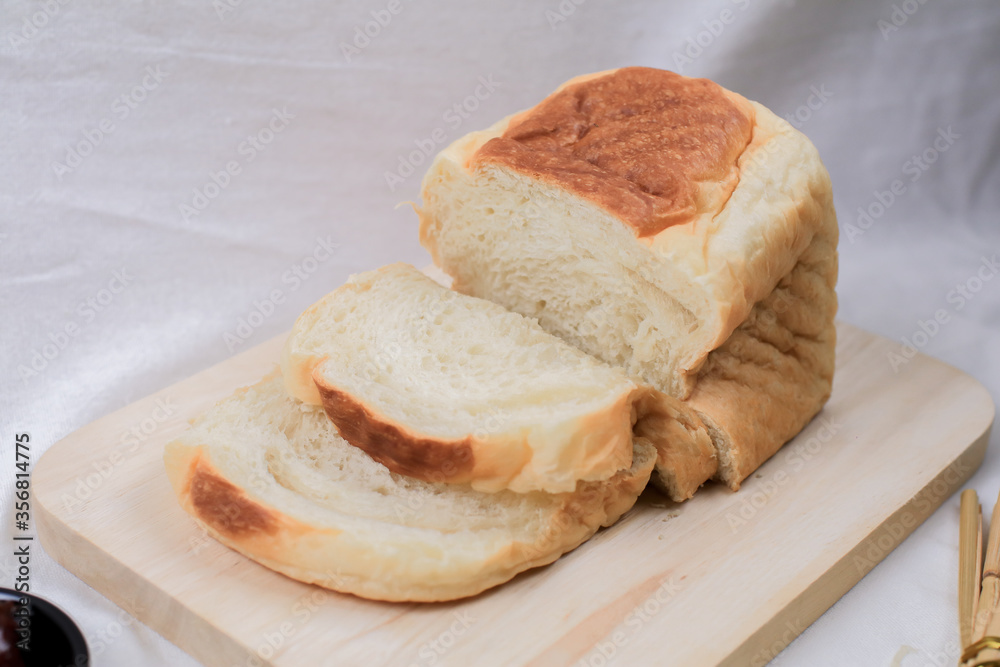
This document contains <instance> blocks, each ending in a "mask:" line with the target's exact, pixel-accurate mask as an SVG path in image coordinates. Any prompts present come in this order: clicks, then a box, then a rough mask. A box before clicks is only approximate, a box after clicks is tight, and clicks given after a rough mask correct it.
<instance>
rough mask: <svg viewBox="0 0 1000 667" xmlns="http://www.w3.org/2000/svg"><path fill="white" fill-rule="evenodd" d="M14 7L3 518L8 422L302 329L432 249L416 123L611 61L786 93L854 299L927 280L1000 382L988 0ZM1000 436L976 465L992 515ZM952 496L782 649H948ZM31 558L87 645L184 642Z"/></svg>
mask: <svg viewBox="0 0 1000 667" xmlns="http://www.w3.org/2000/svg"><path fill="white" fill-rule="evenodd" d="M390 9H393V10H396V13H393V12H392V11H390ZM373 12H374V14H373ZM0 25H2V30H0V119H2V121H0V257H2V261H0V314H2V317H0V327H2V329H0V332H2V341H3V342H2V345H3V354H2V357H0V370H2V376H0V378H2V379H0V383H2V384H0V396H2V405H3V410H2V413H0V437H2V439H3V447H2V451H3V452H4V459H3V461H2V462H0V463H2V464H3V466H6V468H3V467H0V506H2V507H3V513H2V516H3V517H4V521H3V523H2V530H0V540H3V543H4V544H9V543H10V542H9V538H10V533H11V531H12V528H11V526H10V524H11V519H12V511H13V509H12V499H13V489H12V484H13V475H12V474H11V472H10V471H11V468H12V463H11V462H10V460H9V459H10V458H11V455H10V453H11V450H12V448H13V438H14V434H15V433H17V432H22V431H26V432H29V433H30V434H31V437H32V442H33V455H34V456H35V457H36V459H37V456H38V455H40V454H41V453H42V451H44V449H45V448H46V447H48V446H49V445H51V444H52V443H53V442H55V441H57V440H59V439H60V438H62V437H64V436H66V435H68V434H69V433H71V432H73V431H74V430H75V429H77V428H80V427H81V426H84V425H85V424H87V423H88V422H90V421H92V420H94V419H96V418H98V417H101V416H102V415H106V414H108V413H110V412H112V411H114V410H116V409H118V408H120V407H122V406H124V405H127V404H128V403H130V402H131V401H134V400H136V399H138V398H140V397H142V396H144V395H147V394H149V393H151V392H154V391H156V390H158V389H161V388H162V387H164V386H166V385H168V384H170V383H172V382H175V381H177V380H180V379H182V378H184V377H187V376H190V375H191V374H193V373H195V372H197V371H199V370H202V369H204V368H206V367H207V366H209V365H211V364H213V363H215V362H218V361H221V360H223V359H226V358H227V357H228V356H230V355H231V354H232V353H234V352H235V351H239V350H243V349H246V348H248V347H249V346H252V345H254V344H256V343H259V342H262V341H264V340H266V339H268V338H269V337H270V336H273V335H276V334H278V333H280V332H282V331H283V330H286V329H288V328H289V327H290V325H291V324H292V322H293V320H294V318H295V316H296V315H297V314H298V313H299V312H300V311H301V310H302V309H303V308H305V307H306V306H308V305H309V304H310V303H311V302H313V301H314V300H316V299H317V298H319V297H320V296H321V295H323V294H324V293H326V292H327V291H329V290H331V289H332V288H334V287H336V286H337V285H339V284H340V283H341V282H342V281H343V280H344V279H345V278H346V277H347V275H348V274H349V273H352V272H355V271H360V270H365V269H370V268H374V267H377V266H380V265H382V264H385V263H388V262H391V261H395V260H403V261H408V262H411V263H413V264H416V265H418V266H422V265H424V264H426V263H427V262H428V256H427V255H426V253H425V252H424V251H423V250H422V249H421V248H420V246H419V244H418V241H417V235H416V219H415V216H414V214H413V212H412V211H411V210H410V209H409V207H407V206H402V207H399V208H397V207H396V204H397V203H398V202H401V201H404V200H408V199H415V198H416V197H417V192H418V185H419V180H420V176H421V174H422V172H423V169H424V168H425V166H426V164H427V162H428V157H427V155H428V154H430V153H433V152H436V151H437V150H439V149H440V148H441V147H443V145H444V144H445V143H446V142H447V141H450V140H451V139H454V138H456V137H458V136H460V135H461V134H463V133H465V132H467V131H470V130H473V129H477V128H481V127H485V126H486V125H489V124H490V123H492V122H493V121H495V120H497V119H498V118H500V117H501V116H503V115H505V114H508V113H510V112H512V111H515V110H518V109H521V108H524V107H527V106H530V105H532V104H534V103H535V102H537V101H538V100H540V99H541V98H542V97H543V96H544V95H545V94H546V93H548V92H549V91H550V90H551V89H552V88H554V87H555V86H556V85H557V84H559V83H560V82H562V81H564V80H565V79H567V78H569V77H571V76H574V75H577V74H581V73H585V72H591V71H597V70H602V69H607V68H612V67H618V66H624V65H631V64H642V65H652V66H658V67H664V68H669V69H674V70H675V71H680V72H681V73H683V74H688V75H696V76H706V77H709V78H712V79H714V80H716V81H718V82H719V83H721V84H722V85H724V86H726V87H728V88H731V89H733V90H735V91H738V92H740V93H742V94H744V95H746V96H747V97H749V98H751V99H755V100H758V101H760V102H762V103H763V104H765V105H766V106H768V107H770V108H771V109H773V110H774V111H776V112H777V113H778V114H779V115H783V116H788V117H790V119H791V120H792V122H794V123H795V124H796V125H797V126H799V127H800V128H801V129H802V130H803V131H804V132H805V133H806V134H808V135H809V137H810V138H811V139H812V140H813V141H814V142H815V144H816V145H817V146H818V148H819V150H820V153H821V155H822V156H823V159H824V161H825V163H826V165H827V166H828V168H829V170H830V172H831V175H832V178H833V183H834V190H835V195H836V205H837V209H838V213H839V216H840V221H841V229H842V242H841V253H842V255H841V256H842V270H841V279H840V290H839V291H840V298H841V318H842V319H844V320H846V321H848V322H851V323H853V324H857V325H860V326H862V327H864V328H866V329H869V330H871V331H874V332H877V333H880V334H883V335H886V336H889V337H891V338H894V339H899V338H902V337H909V338H912V337H913V335H914V334H915V333H916V332H918V331H920V327H921V322H926V321H927V320H929V319H930V318H933V317H934V316H935V313H936V312H937V311H938V310H941V309H943V310H945V311H946V312H947V314H948V315H949V321H948V323H946V324H943V325H941V326H940V327H939V329H938V330H937V331H935V334H934V335H933V336H929V337H928V338H927V341H926V345H925V346H923V349H922V351H923V352H926V353H928V354H931V355H934V356H936V357H939V358H941V359H944V360H946V361H948V362H949V363H951V364H954V365H955V366H957V367H959V368H961V369H962V370H964V371H966V372H968V373H971V374H972V375H974V376H975V377H977V378H978V379H979V380H980V381H982V382H983V383H984V384H985V385H986V386H987V387H989V388H990V390H991V391H992V392H993V393H994V395H995V394H996V393H997V392H998V390H1000V279H995V280H984V281H983V282H982V283H980V284H978V285H977V284H976V282H975V281H974V280H973V278H975V277H976V275H977V272H979V271H980V267H981V266H983V265H984V264H983V258H986V260H988V262H992V261H995V259H994V258H995V257H996V254H995V253H998V252H1000V221H998V217H997V211H998V210H1000V131H998V121H1000V95H998V90H1000V5H997V3H995V2H989V1H988V0H967V1H966V2H961V3H958V2H944V1H943V0H896V1H895V2H891V1H889V0H879V1H878V2H860V1H855V2H836V3H834V2H819V0H810V1H805V0H803V1H798V2H797V1H795V0H715V1H713V2H698V3H696V2H669V3H667V2H652V1H647V2H617V3H609V2H600V1H598V0H542V1H541V2H531V1H529V0H518V1H516V2H492V3H490V2H477V3H471V2H460V1H459V0H447V1H440V2H431V1H430V0H426V1H423V2H417V1H414V0H400V1H399V2H398V3H396V2H388V1H387V0H370V1H369V0H358V1H354V2H344V1H342V0H341V1H336V2H292V3H273V2H272V3H251V2H242V0H216V1H215V2H214V4H213V3H209V2H192V1H191V0H186V1H184V2H178V3H152V4H150V3H147V4H142V3H97V2H90V1H89V0H52V1H51V2H47V3H43V2H33V1H31V2H29V1H26V0H2V2H0ZM366 31H367V34H366ZM915 156H916V157H915ZM896 181H898V182H896ZM894 182H896V183H895V185H894ZM859 209H860V211H859ZM987 273H990V271H986V272H985V273H984V275H985V274H987ZM993 273H995V271H994V272H993ZM990 277H991V278H992V277H993V274H990ZM970 281H972V282H970ZM958 285H968V289H969V290H971V288H972V287H975V286H978V291H975V292H972V291H969V292H968V294H967V296H956V294H959V293H957V292H955V291H953V290H955V289H956V286H958ZM67 325H72V326H70V329H69V330H67ZM68 331H73V332H74V333H72V334H70V333H68ZM921 340H923V339H922V338H921ZM49 344H52V345H56V347H57V348H58V352H57V353H56V354H54V355H53V354H51V353H52V350H53V348H51V347H50V348H48V352H49V353H50V354H49V356H51V357H52V358H51V359H44V357H36V356H35V355H36V353H38V354H43V349H44V348H45V346H46V345H49ZM33 363H35V367H36V368H37V372H36V374H34V375H30V374H28V373H25V372H24V370H23V369H25V368H32V364H33ZM887 363H888V362H887ZM996 440H997V438H996V437H994V438H993V440H992V443H991V449H990V453H989V454H988V455H987V459H986V463H985V464H984V466H983V468H982V469H981V471H980V472H979V473H978V474H977V475H976V476H975V478H974V480H973V485H974V486H975V487H976V488H978V489H979V491H980V493H981V495H982V496H983V497H984V500H985V501H986V505H987V507H986V508H985V510H986V513H987V515H988V514H989V510H990V508H989V505H990V504H991V499H992V497H993V495H994V494H995V493H996V492H997V490H998V489H1000V469H998V467H997V463H996V460H997V459H996V457H997V455H996V446H997V442H996ZM858 464H859V466H863V465H864V462H863V461H859V462H858ZM5 470H7V471H8V472H5ZM885 483H886V484H892V483H893V479H892V477H891V474H890V475H887V476H886V479H885ZM834 502H836V496H835V495H832V496H831V503H834ZM957 507H958V498H957V497H954V498H951V499H949V500H947V501H946V502H945V504H944V506H943V507H942V509H941V510H940V511H938V512H937V513H936V514H934V515H933V516H932V517H931V519H930V520H929V521H927V522H926V524H924V525H923V526H921V527H920V528H918V529H917V530H916V532H915V533H914V535H913V536H912V537H910V538H909V539H908V540H906V542H905V543H904V544H903V545H902V546H901V547H900V548H898V549H897V550H896V551H895V552H893V553H891V554H890V555H889V556H888V557H887V558H886V559H885V561H884V562H883V563H882V564H881V565H879V566H877V567H876V568H875V569H874V571H872V572H871V574H869V575H868V576H867V577H865V579H864V580H863V581H862V582H861V583H860V584H858V585H857V586H856V587H855V588H854V589H853V590H851V591H850V592H849V593H848V594H847V595H846V596H845V597H844V598H843V599H842V600H841V601H840V602H838V603H837V604H836V605H834V606H833V608H831V609H830V610H829V611H828V612H827V613H826V614H824V615H823V616H822V618H820V619H819V621H818V622H816V623H815V624H814V625H813V626H812V627H810V628H809V629H807V630H806V631H805V632H804V634H803V635H802V636H801V637H800V638H799V639H798V640H796V641H794V642H793V643H792V644H791V646H789V647H788V648H787V649H786V650H785V651H784V652H782V653H781V654H780V655H779V656H778V658H777V659H776V660H775V661H774V664H775V665H789V666H793V665H804V664H809V665H813V666H817V665H819V666H825V665H830V666H834V665H837V666H839V665H890V664H892V665H902V666H903V667H923V666H926V665H945V664H954V662H955V660H956V657H957V652H958V648H957V638H956V623H955V614H956V594H955V581H956V569H957V565H956V563H957V544H956V539H957V526H958V520H957V517H958V509H957ZM987 519H988V516H987ZM0 551H2V552H3V553H7V552H8V550H6V549H3V550H0ZM0 563H2V564H3V565H4V569H3V574H4V580H3V582H0V583H2V584H3V585H7V586H9V585H10V583H11V582H10V581H9V574H10V572H11V569H10V568H11V567H12V563H13V561H12V556H10V555H7V556H3V557H2V558H0ZM32 578H33V582H34V584H35V587H34V590H36V591H37V592H38V593H39V594H41V595H43V596H45V597H47V598H49V599H51V600H52V601H53V602H55V603H57V604H59V605H60V606H62V607H63V608H65V609H66V610H67V611H68V612H69V613H70V614H71V615H72V616H73V617H74V618H75V619H76V620H77V622H78V623H79V624H80V625H81V627H82V628H83V629H84V631H85V633H86V635H87V637H88V639H89V640H90V643H91V648H92V649H93V650H94V651H95V653H96V654H98V655H96V659H95V664H97V665H147V666H157V665H170V666H172V667H173V666H178V665H193V664H196V661H194V660H193V659H192V658H190V657H189V656H187V655H186V654H184V653H183V652H182V651H180V649H178V648H176V647H175V646H173V645H172V644H170V643H169V642H167V641H165V640H164V639H162V638H161V637H160V636H159V635H157V634H156V633H155V632H153V631H152V630H150V629H149V628H147V627H145V626H143V625H142V624H139V623H136V622H134V621H132V620H131V619H130V617H128V616H127V615H125V614H123V613H122V612H120V610H119V609H118V608H117V607H116V606H114V605H113V604H111V603H110V602H109V601H108V600H107V599H105V598H104V597H103V596H102V595H100V594H98V593H96V592H95V591H93V590H91V589H90V588H89V587H88V586H87V585H85V584H83V583H82V582H81V581H79V580H78V579H77V578H76V577H74V576H73V575H71V574H69V573H68V572H67V571H66V570H64V569H63V568H62V567H61V566H59V565H58V564H56V563H55V562H54V561H52V560H51V559H50V558H48V557H47V556H44V555H41V554H38V555H36V558H35V560H34V562H33V572H32ZM720 630H724V629H720ZM663 656H669V647H664V654H663ZM663 659H664V660H666V658H665V657H664V658H663ZM445 660H446V657H445ZM331 664H336V661H335V660H334V661H333V662H331ZM662 664H666V663H662Z"/></svg>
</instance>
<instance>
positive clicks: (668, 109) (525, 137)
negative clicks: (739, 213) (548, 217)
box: [472, 67, 753, 237]
mask: <svg viewBox="0 0 1000 667" xmlns="http://www.w3.org/2000/svg"><path fill="white" fill-rule="evenodd" d="M738 99H741V98H738V97H737V96H735V95H732V94H730V93H727V92H726V91H725V90H724V89H723V88H722V87H721V86H719V85H717V84H715V83H713V82H711V81H709V80H707V79H690V78H687V77H684V76H681V75H679V74H674V73H673V72H667V71H664V70H658V69H651V68H648V67H627V68H624V69H619V70H615V71H614V72H611V73H610V74H607V75H605V76H599V77H596V78H593V79H588V80H585V81H581V82H579V83H575V84H570V85H568V86H566V87H565V88H563V89H562V90H560V91H558V92H556V93H554V94H553V95H550V96H549V97H548V98H546V99H545V100H544V101H543V102H542V103H541V104H539V105H538V106H536V107H534V108H533V109H529V110H528V111H526V112H524V113H522V114H520V115H519V116H516V117H515V118H514V119H513V120H512V121H511V123H510V125H509V127H508V128H507V131H506V132H504V133H503V135H502V136H500V137H496V138H494V139H491V140H490V141H488V142H487V143H486V144H484V145H483V146H482V147H481V148H480V149H479V151H478V152H477V153H476V154H475V155H474V156H473V158H472V166H477V165H479V164H483V163H494V164H498V165H501V166H505V167H508V168H510V169H513V170H515V171H518V172H521V173H523V174H527V175H530V176H532V177H534V178H538V179H540V180H542V181H545V182H548V183H552V184H555V185H558V186H561V187H564V188H566V189H567V190H569V191H571V192H573V193H575V194H577V195H580V196H582V197H585V198H587V199H589V200H591V201H594V202H595V203H596V204H598V205H599V206H601V207H602V208H604V209H605V210H607V211H609V212H611V213H612V214H614V215H616V216H618V217H619V218H621V219H622V221H624V222H625V223H626V224H628V225H629V226H631V227H632V229H633V230H634V231H635V233H636V236H638V237H646V236H655V235H656V234H658V233H659V232H661V231H663V230H664V229H666V228H667V227H671V226H673V225H679V224H683V223H685V222H688V221H690V220H691V219H692V218H694V217H695V216H696V215H698V214H699V213H702V212H704V211H706V210H711V209H712V208H713V207H718V208H721V206H722V205H723V204H724V203H725V201H726V200H728V198H729V196H730V194H732V191H733V190H734V189H735V188H736V184H737V183H738V181H739V170H738V168H737V165H736V162H737V160H738V159H739V156H740V154H741V153H742V152H743V151H744V149H745V148H746V147H747V144H749V143H750V138H751V133H752V128H753V109H752V107H750V105H749V104H747V103H744V104H742V105H740V104H738V103H737V101H735V100H738Z"/></svg>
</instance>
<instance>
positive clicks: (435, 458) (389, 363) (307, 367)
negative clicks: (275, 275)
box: [281, 264, 710, 493]
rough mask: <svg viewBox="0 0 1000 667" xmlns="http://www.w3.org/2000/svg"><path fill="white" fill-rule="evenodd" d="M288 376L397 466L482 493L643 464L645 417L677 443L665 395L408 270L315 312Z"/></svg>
mask: <svg viewBox="0 0 1000 667" xmlns="http://www.w3.org/2000/svg"><path fill="white" fill-rule="evenodd" d="M281 370H282V374H283V376H284V378H285V381H286V383H287V386H288V390H289V393H290V394H291V395H293V396H295V397H296V398H298V399H299V400H301V401H303V402H304V403H307V404H310V405H321V406H322V407H323V408H324V409H325V411H326V413H327V415H328V416H329V417H330V419H331V421H332V422H333V423H334V425H336V427H337V431H338V432H339V434H340V436H341V437H343V438H344V439H345V440H347V441H348V442H349V443H351V444H352V445H355V446H356V447H359V448H360V449H362V450H364V451H365V452H367V453H368V454H369V455H371V457H372V458H374V459H375V460H376V461H378V462H380V463H382V464H384V465H385V466H386V467H387V468H389V469H390V470H392V471H393V472H396V473H400V474H404V475H408V476H410V477H414V478H417V479H422V480H424V481H431V482H449V483H460V484H466V483H467V484H470V485H471V486H472V488H473V489H476V490H477V491H487V492H491V491H500V490H503V489H510V490H512V491H517V492H522V493H523V492H528V491H547V492H550V493H563V492H568V491H573V490H574V489H575V488H576V486H577V482H578V481H581V480H582V481H600V480H605V479H608V478H610V477H611V476H612V475H614V474H616V473H617V472H618V471H619V470H622V469H627V468H628V467H629V466H630V465H631V464H632V440H633V426H634V425H636V424H638V427H637V430H638V431H640V432H641V435H643V436H645V437H647V438H650V439H651V438H655V437H669V436H668V435H663V436H657V433H658V432H660V431H661V430H662V429H663V428H665V426H664V423H666V421H668V420H666V415H665V414H664V411H669V410H670V407H669V403H668V404H667V405H666V406H664V400H665V397H657V396H654V395H653V394H658V393H659V392H656V391H655V390H652V389H650V388H648V387H645V386H641V385H637V384H636V383H635V382H633V381H632V380H630V379H629V377H628V376H627V375H626V374H625V373H624V372H623V371H622V370H621V369H619V368H616V367H611V366H609V365H608V364H606V363H604V362H602V361H599V360H598V359H596V358H594V357H591V356H589V355H587V354H585V353H583V352H581V351H580V350H578V349H576V348H574V347H572V346H571V345H569V344H567V343H565V342H563V341H562V340H560V339H559V338H556V337H555V336H553V335H551V334H549V333H546V332H545V331H544V330H543V329H542V328H541V327H540V326H539V325H538V324H537V323H536V322H535V321H533V320H529V319H527V318H525V317H523V316H522V315H519V314H517V313H512V312H510V311H508V310H506V309H504V308H503V307H501V306H499V305H497V304H495V303H492V302H490V301H485V300H483V299H477V298H475V297H470V296H465V295H463V294H459V293H457V292H454V291H452V290H450V289H447V288H445V287H442V286H441V285H439V284H438V283H436V282H435V281H433V280H431V279H430V278H429V277H427V276H426V275H424V274H423V273H421V272H420V271H418V270H417V269H415V268H414V267H412V266H410V265H408V264H390V265H389V266H385V267H382V268H381V269H379V270H377V271H369V272H366V273H361V274H358V275H355V276H352V277H351V279H350V280H349V281H348V282H347V283H346V284H345V285H343V286H342V287H340V288H338V289H337V290H335V291H334V292H331V293H330V294H328V295H327V296H326V297H324V298H323V299H322V300H320V301H319V302H317V303H316V304H314V305H313V306H312V307H310V308H309V309H308V310H306V311H305V312H304V313H303V314H302V316H301V317H299V319H298V321H297V322H296V323H295V327H294V328H293V329H292V333H291V335H290V336H289V337H288V340H287V342H286V344H285V347H284V350H283V353H282V362H281ZM654 413H655V414H654ZM657 415H658V416H657ZM704 443H706V446H708V447H710V444H707V443H709V440H708V437H707V433H706V436H705V439H704Z"/></svg>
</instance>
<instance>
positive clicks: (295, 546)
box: [164, 373, 655, 601]
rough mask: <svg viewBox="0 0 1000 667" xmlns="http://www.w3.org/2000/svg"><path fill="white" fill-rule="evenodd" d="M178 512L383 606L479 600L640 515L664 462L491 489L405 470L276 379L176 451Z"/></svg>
mask: <svg viewBox="0 0 1000 667" xmlns="http://www.w3.org/2000/svg"><path fill="white" fill-rule="evenodd" d="M164 458H165V463H166V469H167V473H168V475H169V477H170V481H171V483H172V485H173V488H174V491H175V493H176V494H177V497H178V499H179V500H180V504H181V506H182V507H183V508H184V509H185V510H186V511H187V512H188V513H190V514H191V515H192V516H193V517H194V518H195V519H196V520H197V521H198V523H199V524H201V526H202V527H203V528H204V529H205V530H206V531H208V533H209V534H211V535H212V536H213V537H215V538H216V539H217V540H219V541H220V542H222V543H223V544H225V545H227V546H229V547H231V548H233V549H235V550H236V551H239V552H240V553H243V554H244V555H246V556H248V557H249V558H251V559H253V560H255V561H257V562H259V563H261V564H263V565H266V566H267V567H269V568H271V569H274V570H277V571H278V572H281V573H284V574H286V575H288V576H290V577H293V578H295V579H299V580H301V581H305V582H309V583H315V584H319V585H321V586H325V587H327V588H331V589H333V590H337V591H342V592H346V593H353V594H355V595H359V596H361V597H366V598H371V599H376V600H394V601H404V600H409V601H437V600H451V599H455V598H459V597H464V596H469V595H475V594H476V593H479V592H480V591H483V590H485V589H486V588H489V587H491V586H495V585H497V584H500V583H503V582H504V581H507V580H508V579H510V578H512V577H513V576H514V575H516V574H517V573H518V572H521V571H523V570H526V569H528V568H531V567H535V566H539V565H544V564H546V563H550V562H552V561H554V560H555V559H556V558H558V557H559V556H560V555H561V554H563V553H565V552H567V551H570V550H571V549H574V548H575V547H576V546H578V545H579V544H580V543H582V542H583V541H584V540H586V539H587V538H589V537H590V536H591V535H593V534H594V532H596V531H597V530H598V529H599V528H600V527H601V526H606V525H610V524H611V523H613V522H614V521H615V520H617V519H618V518H619V516H621V514H622V513H624V512H625V511H627V510H628V509H629V508H630V507H632V505H633V503H634V502H635V500H636V497H637V496H638V495H639V493H640V492H641V491H642V489H643V487H645V485H646V483H647V481H648V480H649V475H650V472H651V470H652V467H653V463H654V460H655V452H654V450H653V447H652V446H650V445H649V444H647V443H646V442H645V441H643V440H642V439H641V438H639V439H637V440H636V443H635V446H634V450H633V453H632V455H631V459H632V464H631V467H630V468H628V469H626V470H621V471H619V472H617V473H616V474H615V475H613V476H612V477H611V478H610V479H608V480H605V481H600V482H580V483H579V484H578V485H577V487H576V489H575V490H574V491H572V492H570V493H562V494H548V493H541V492H533V493H514V492H511V491H501V492H498V493H482V492H478V491H475V490H473V489H472V488H470V487H469V486H468V485H460V484H434V483H429V482H423V481H420V480H416V479H412V478H409V477H405V476H401V475H397V474H395V473H392V472H390V471H389V470H387V469H386V468H385V467H384V466H382V465H381V464H379V463H377V462H376V461H373V460H372V459H371V458H370V457H369V456H368V455H367V454H365V453H364V452H363V451H361V450H360V449H358V448H356V447H353V446H351V445H350V444H348V443H347V442H346V441H344V440H343V439H342V438H341V437H340V436H339V435H338V434H337V431H336V429H335V428H334V426H333V424H332V423H331V422H330V420H329V419H328V418H327V416H326V415H325V414H324V413H323V411H322V409H320V408H317V407H314V406H310V405H307V404H305V403H302V402H301V401H299V400H298V399H296V398H293V397H291V396H289V395H288V393H287V391H286V389H285V383H284V382H283V380H282V378H281V377H280V375H279V374H278V373H274V374H272V375H271V376H269V377H267V378H265V379H264V380H262V381H261V382H260V383H259V384H257V385H254V386H252V387H246V388H244V389H241V390H240V391H238V392H236V394H235V395H234V396H232V397H231V398H229V399H226V400H224V401H222V402H221V403H219V404H218V405H217V406H216V407H214V408H213V409H211V410H209V411H208V412H207V413H205V414H204V415H202V416H201V417H199V418H198V419H196V420H195V421H194V422H193V424H192V427H191V428H190V429H189V430H188V431H186V432H185V433H184V434H183V435H181V436H180V437H179V438H178V439H177V440H175V441H173V442H171V443H170V444H168V445H167V447H166V451H165V454H164Z"/></svg>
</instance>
